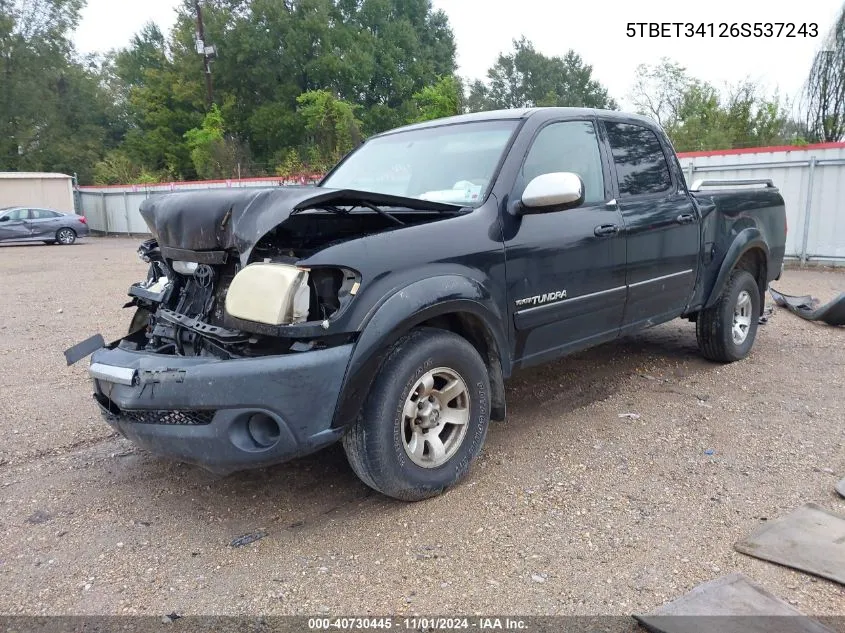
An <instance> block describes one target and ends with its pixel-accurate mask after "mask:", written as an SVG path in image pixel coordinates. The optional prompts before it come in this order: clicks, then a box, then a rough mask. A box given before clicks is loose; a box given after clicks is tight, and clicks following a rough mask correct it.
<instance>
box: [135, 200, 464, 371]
mask: <svg viewBox="0 0 845 633" xmlns="http://www.w3.org/2000/svg"><path fill="white" fill-rule="evenodd" d="M219 193H222V192H219ZM212 201H213V203H214V204H211V202H212ZM180 203H181V204H180ZM291 203H292V204H291ZM387 209H390V210H392V211H394V212H393V213H391V212H389V211H388V210H387ZM396 209H401V212H399V211H396ZM460 211H461V207H459V206H456V205H450V204H443V203H439V202H431V201H424V200H417V199H405V198H401V197H395V196H385V195H383V194H366V193H361V192H350V191H333V190H325V189H319V188H312V189H310V190H306V189H302V190H298V189H289V190H274V191H266V190H264V191H258V192H249V193H247V192H232V193H231V194H230V195H228V196H227V197H223V196H221V195H219V194H218V195H215V196H214V197H211V196H208V195H202V196H199V195H192V196H191V197H190V198H189V197H188V196H162V197H161V198H159V199H158V200H156V199H150V200H148V201H147V202H146V203H144V205H142V207H141V212H142V215H143V216H144V219H145V220H146V221H147V224H148V225H149V227H150V229H151V231H152V232H153V235H154V236H155V237H154V238H153V239H150V240H147V241H146V242H144V243H143V244H141V246H140V248H139V249H138V255H139V257H140V258H141V259H142V260H143V261H144V262H146V263H148V264H149V270H148V273H147V278H146V280H144V281H142V282H138V283H136V284H133V285H132V286H131V287H130V289H129V296H130V297H131V298H132V300H131V301H130V302H129V303H127V304H126V306H124V307H135V308H136V313H135V316H134V318H133V320H132V324H131V327H130V334H129V335H128V336H127V337H125V338H124V339H123V341H122V342H121V343H120V345H121V347H123V348H125V349H132V350H144V351H148V352H153V353H157V354H175V355H180V356H210V357H215V358H219V359H224V360H225V359H231V358H244V357H254V356H266V355H277V354H286V353H295V352H302V351H309V350H312V349H320V348H322V347H327V346H333V345H338V344H343V343H347V342H349V341H350V337H351V335H349V334H345V333H334V332H331V331H330V323H331V319H332V317H333V316H335V315H336V314H338V313H339V312H341V311H342V310H343V309H344V308H345V306H346V305H348V304H349V302H350V301H351V300H352V299H353V297H354V296H355V294H356V293H357V292H358V289H359V288H360V285H361V279H360V275H359V274H358V272H356V271H355V270H352V269H348V268H344V267H340V266H333V267H315V268H309V267H304V266H302V265H301V264H300V262H302V261H304V260H307V259H308V258H309V257H310V256H311V255H313V254H314V253H316V252H318V251H321V250H324V249H326V248H329V247H331V246H334V245H336V244H340V243H342V242H346V241H349V240H353V239H359V238H364V237H366V236H368V235H374V234H377V233H383V232H385V231H390V230H396V229H399V228H403V227H407V226H413V225H420V224H425V223H428V222H434V221H437V220H440V219H444V218H446V217H450V216H452V215H454V214H456V213H459V212H460ZM270 221H274V222H277V223H276V224H274V225H269V222H270ZM250 237H252V238H253V239H249V238H250ZM297 326H310V327H299V328H297Z"/></svg>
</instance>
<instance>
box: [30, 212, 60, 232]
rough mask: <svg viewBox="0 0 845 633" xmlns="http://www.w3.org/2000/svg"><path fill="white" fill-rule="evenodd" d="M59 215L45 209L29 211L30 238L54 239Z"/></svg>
mask: <svg viewBox="0 0 845 633" xmlns="http://www.w3.org/2000/svg"><path fill="white" fill-rule="evenodd" d="M60 219H61V215H60V214H59V213H56V212H55V211H48V210H47V209H31V210H30V220H29V226H30V229H31V230H32V237H43V238H55V237H56V231H57V230H58V228H59V224H60V222H59V220H60Z"/></svg>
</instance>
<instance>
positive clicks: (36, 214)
mask: <svg viewBox="0 0 845 633" xmlns="http://www.w3.org/2000/svg"><path fill="white" fill-rule="evenodd" d="M57 217H59V214H58V213H56V212H55V211H48V210H47V209H33V210H32V219H33V220H49V219H52V218H57Z"/></svg>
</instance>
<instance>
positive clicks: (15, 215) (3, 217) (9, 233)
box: [0, 209, 31, 241]
mask: <svg viewBox="0 0 845 633" xmlns="http://www.w3.org/2000/svg"><path fill="white" fill-rule="evenodd" d="M28 218H29V209H12V210H11V211H6V212H5V213H2V214H0V241H3V240H11V241H14V240H26V239H29V237H30V235H31V231H30V228H29V224H28V222H27V220H28Z"/></svg>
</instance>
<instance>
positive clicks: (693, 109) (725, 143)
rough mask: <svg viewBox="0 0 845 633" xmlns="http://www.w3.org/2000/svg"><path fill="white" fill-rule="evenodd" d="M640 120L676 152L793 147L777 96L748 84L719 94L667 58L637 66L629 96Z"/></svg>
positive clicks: (793, 133) (794, 138) (792, 130)
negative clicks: (656, 128)
mask: <svg viewBox="0 0 845 633" xmlns="http://www.w3.org/2000/svg"><path fill="white" fill-rule="evenodd" d="M631 100H632V101H633V102H634V104H635V105H636V107H637V110H638V111H639V112H640V113H641V114H645V115H647V116H650V117H652V118H653V119H655V120H656V121H657V122H658V123H660V124H661V125H662V126H663V128H664V129H665V130H666V133H667V134H668V135H669V138H670V139H671V140H672V143H673V144H674V146H675V149H677V150H678V151H700V150H709V149H729V148H735V147H755V146H762V145H773V144H776V143H782V142H798V141H800V140H801V139H800V138H799V137H798V127H797V126H796V125H795V123H794V122H793V121H791V120H790V118H789V116H788V114H787V107H786V105H785V104H782V103H781V101H780V99H779V98H778V96H777V94H775V95H774V96H771V97H770V96H768V95H766V94H765V92H764V91H763V90H762V89H761V88H760V86H758V85H757V84H755V83H754V82H752V81H743V82H740V83H738V84H736V85H734V86H728V87H727V88H726V90H725V91H724V92H723V91H720V90H718V89H717V88H716V87H715V86H713V85H711V84H709V83H707V82H705V81H701V80H699V79H696V78H694V77H691V76H690V75H689V74H688V73H687V71H686V68H684V67H683V66H680V65H679V64H677V63H676V62H673V61H672V60H670V59H668V58H663V59H662V60H661V61H660V63H659V64H656V65H654V66H648V65H641V66H639V67H638V69H637V78H636V80H635V82H634V86H633V89H632V91H631Z"/></svg>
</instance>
